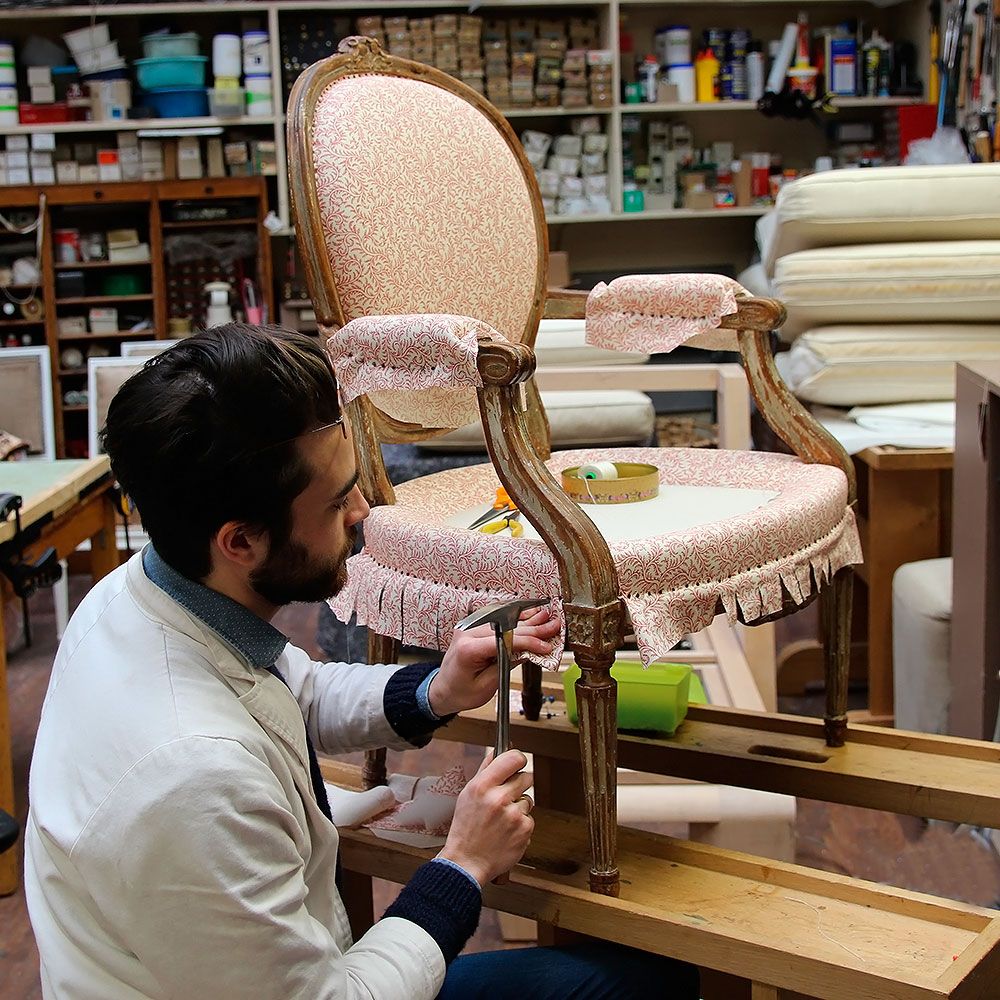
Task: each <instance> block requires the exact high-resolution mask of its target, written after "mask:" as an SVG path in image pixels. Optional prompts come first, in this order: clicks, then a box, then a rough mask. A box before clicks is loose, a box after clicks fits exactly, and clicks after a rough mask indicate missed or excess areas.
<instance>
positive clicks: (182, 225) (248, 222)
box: [161, 219, 257, 229]
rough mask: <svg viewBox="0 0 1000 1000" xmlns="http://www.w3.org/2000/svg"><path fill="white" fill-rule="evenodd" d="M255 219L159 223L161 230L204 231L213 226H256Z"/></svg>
mask: <svg viewBox="0 0 1000 1000" xmlns="http://www.w3.org/2000/svg"><path fill="white" fill-rule="evenodd" d="M256 225H257V220H256V219H215V220H206V221H205V222H201V221H199V220H194V219H193V220H191V221H189V222H163V223H161V228H163V229H206V228H208V227H210V226H211V227H215V226H256Z"/></svg>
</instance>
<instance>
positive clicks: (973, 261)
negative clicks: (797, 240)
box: [774, 179, 1000, 340]
mask: <svg viewBox="0 0 1000 1000" xmlns="http://www.w3.org/2000/svg"><path fill="white" fill-rule="evenodd" d="M997 183H998V186H1000V179H998V182H997ZM774 290H775V294H776V295H777V296H778V298H780V299H781V300H782V301H783V302H784V303H785V305H786V307H787V309H788V320H787V322H786V323H785V326H784V327H783V328H782V331H781V332H782V336H783V337H784V338H785V339H786V340H790V339H792V338H793V337H795V336H797V335H798V334H800V333H802V331H804V330H808V329H809V328H810V327H816V326H826V325H833V324H844V323H879V322H881V323H934V322H938V323H943V322H952V323H956V322H957V323H990V322H996V320H997V317H998V316H1000V240H951V241H944V242H937V243H870V244H863V245H860V246H844V247H823V248H821V249H817V250H803V251H801V252H799V253H793V254H788V255H787V256H785V257H782V258H781V259H780V260H779V261H778V263H777V265H776V266H775V272H774Z"/></svg>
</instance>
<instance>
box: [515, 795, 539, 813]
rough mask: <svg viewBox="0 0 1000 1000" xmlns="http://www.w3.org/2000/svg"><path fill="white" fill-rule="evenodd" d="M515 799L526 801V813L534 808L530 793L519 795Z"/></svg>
mask: <svg viewBox="0 0 1000 1000" xmlns="http://www.w3.org/2000/svg"><path fill="white" fill-rule="evenodd" d="M516 801H517V802H524V803H526V805H527V807H528V808H527V809H526V810H525V811H526V812H528V813H530V812H531V810H532V809H534V808H535V800H534V799H533V798H532V797H531V796H530V795H519V796H518V798H517V800H516Z"/></svg>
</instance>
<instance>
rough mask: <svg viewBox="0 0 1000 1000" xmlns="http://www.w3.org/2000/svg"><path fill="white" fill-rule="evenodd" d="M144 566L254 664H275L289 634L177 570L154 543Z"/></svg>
mask: <svg viewBox="0 0 1000 1000" xmlns="http://www.w3.org/2000/svg"><path fill="white" fill-rule="evenodd" d="M142 568H143V569H144V570H145V572H146V576H147V577H149V579H150V580H151V581H152V582H153V583H155V584H156V586H157V587H159V588H160V590H162V591H163V592H164V593H166V594H167V595H168V596H169V597H172V598H173V599H174V600H175V601H176V602H177V603H178V604H180V605H181V607H183V608H185V609H187V610H188V611H189V612H191V614H192V615H194V616H195V618H197V619H198V620H199V621H200V622H202V623H203V624H204V625H207V626H208V627H209V628H210V629H211V630H212V631H213V632H215V633H216V634H217V635H219V636H220V637H221V638H222V639H224V640H225V641H226V642H227V643H229V645H230V646H232V647H233V648H234V649H235V650H236V651H237V652H238V653H239V654H240V655H241V656H242V657H243V658H244V659H245V660H246V661H247V663H249V664H250V665H251V666H252V667H257V668H259V669H261V670H266V669H267V668H268V667H271V666H273V665H274V663H275V661H276V660H277V659H278V657H279V656H280V655H281V653H282V651H283V650H284V648H285V646H286V645H288V638H287V636H285V635H283V634H282V633H281V632H279V631H278V630H277V629H276V628H275V627H274V626H273V625H272V624H271V623H270V622H266V621H264V619H263V618H259V617H258V616H257V615H255V614H254V613H253V612H252V611H251V610H250V609H249V608H246V607H244V606H243V605H242V604H240V603H239V602H238V601H234V600H233V599H232V598H231V597H226V595H225V594H220V593H219V592H218V591H217V590H212V589H211V588H209V587H205V586H203V585H202V584H200V583H197V582H196V581H194V580H189V579H188V578H187V577H186V576H183V575H182V574H180V573H178V572H177V570H175V569H174V568H173V566H170V565H169V564H168V563H166V562H164V560H163V557H162V556H161V555H160V554H159V553H158V552H157V551H156V549H154V548H153V546H152V545H147V546H146V548H145V549H144V550H143V553H142Z"/></svg>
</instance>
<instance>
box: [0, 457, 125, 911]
mask: <svg viewBox="0 0 1000 1000" xmlns="http://www.w3.org/2000/svg"><path fill="white" fill-rule="evenodd" d="M112 485H113V480H112V476H111V466H110V463H109V462H108V459H107V458H106V457H104V456H102V457H100V458H94V459H84V460H60V461H42V460H38V461H34V460H31V461H25V462H2V463H0V493H17V494H18V495H19V496H21V497H22V498H23V506H22V507H21V532H22V538H23V539H25V540H26V544H25V547H24V554H25V556H26V557H27V558H31V557H33V556H37V555H38V554H39V553H40V552H42V551H43V550H44V549H46V548H48V547H49V546H53V547H54V548H55V550H56V553H57V554H58V556H59V558H60V559H64V558H65V557H66V556H68V555H69V554H70V553H71V552H73V551H74V550H75V549H76V548H77V547H78V546H79V545H80V544H81V543H82V542H84V541H86V540H87V539H90V567H91V574H92V576H93V578H94V580H95V582H96V581H97V580H99V579H100V578H101V577H102V576H104V575H105V574H106V573H109V572H110V571H111V570H112V569H114V568H115V566H117V565H118V551H117V547H116V543H115V512H114V507H113V506H112V504H111V502H110V498H109V495H108V491H109V490H110V489H111V487H112ZM15 536H16V528H15V522H14V518H13V516H12V517H11V518H10V519H9V520H8V521H6V522H3V523H0V545H5V544H17V539H16V537H15ZM2 583H3V586H2V587H0V809H5V810H6V811H7V812H9V813H11V814H12V815H14V814H15V811H16V810H15V803H14V776H13V770H12V765H11V746H10V713H9V706H8V700H7V637H6V634H5V630H4V616H3V614H2V610H3V609H2V605H3V603H4V602H5V601H8V600H10V599H11V598H12V596H13V592H12V591H11V589H10V585H9V583H8V582H7V580H6V578H4V579H3V581H2ZM17 885H18V875H17V851H14V850H11V851H7V853H6V854H4V855H3V856H2V857H0V895H9V894H10V893H12V892H14V891H15V890H16V889H17Z"/></svg>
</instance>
